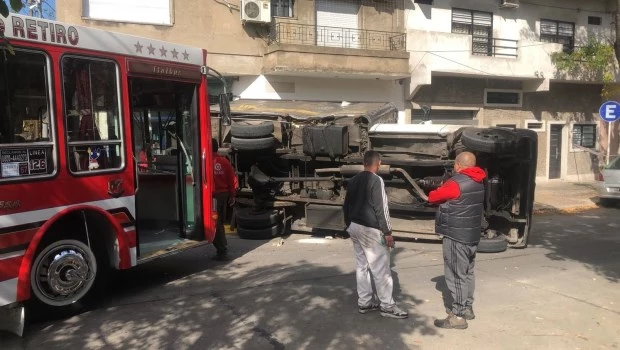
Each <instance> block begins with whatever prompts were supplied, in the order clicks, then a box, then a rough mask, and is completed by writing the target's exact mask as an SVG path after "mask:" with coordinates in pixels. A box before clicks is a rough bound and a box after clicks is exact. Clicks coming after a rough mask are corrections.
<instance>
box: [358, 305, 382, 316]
mask: <svg viewBox="0 0 620 350" xmlns="http://www.w3.org/2000/svg"><path fill="white" fill-rule="evenodd" d="M377 310H379V304H377V303H372V302H371V303H370V304H368V305H366V306H360V307H359V309H358V311H359V313H360V314H365V313H368V312H371V311H377Z"/></svg>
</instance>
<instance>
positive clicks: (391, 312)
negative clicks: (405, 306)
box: [381, 305, 409, 318]
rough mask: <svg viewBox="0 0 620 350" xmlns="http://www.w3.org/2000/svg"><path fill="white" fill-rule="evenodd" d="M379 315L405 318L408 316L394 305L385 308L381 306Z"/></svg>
mask: <svg viewBox="0 0 620 350" xmlns="http://www.w3.org/2000/svg"><path fill="white" fill-rule="evenodd" d="M381 316H383V317H390V318H407V317H409V314H408V313H407V312H406V311H403V310H401V309H400V308H399V307H398V306H396V305H394V306H392V307H390V308H387V309H384V308H381Z"/></svg>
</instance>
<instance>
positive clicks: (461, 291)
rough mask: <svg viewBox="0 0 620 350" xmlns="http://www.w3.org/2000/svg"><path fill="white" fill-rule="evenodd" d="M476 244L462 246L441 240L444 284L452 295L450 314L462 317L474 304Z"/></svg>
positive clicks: (462, 244) (446, 238) (449, 240)
mask: <svg viewBox="0 0 620 350" xmlns="http://www.w3.org/2000/svg"><path fill="white" fill-rule="evenodd" d="M477 249H478V245H477V244H464V243H460V242H457V241H455V240H452V239H450V238H448V237H445V236H444V238H443V261H444V275H445V278H446V284H447V285H448V289H449V290H450V294H451V295H452V310H451V311H452V313H454V314H455V315H457V316H462V315H463V311H464V310H465V308H471V307H472V304H473V303H474V289H475V287H476V283H475V279H474V266H475V263H476V250H477Z"/></svg>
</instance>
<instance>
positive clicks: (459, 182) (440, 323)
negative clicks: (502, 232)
mask: <svg viewBox="0 0 620 350" xmlns="http://www.w3.org/2000/svg"><path fill="white" fill-rule="evenodd" d="M454 172H455V175H454V176H452V177H451V178H450V179H449V180H448V181H446V182H445V183H444V184H443V185H442V186H441V187H439V188H438V189H436V190H435V191H431V193H429V195H428V201H429V203H431V204H439V208H438V210H437V217H436V219H435V232H437V234H439V235H441V236H443V243H442V245H443V260H444V277H445V279H446V285H447V286H448V289H449V290H450V294H452V300H453V301H452V307H451V309H450V310H449V311H448V317H447V318H445V319H437V320H435V322H434V323H435V326H437V327H440V328H450V329H465V328H467V321H468V320H473V319H474V318H475V315H474V309H473V302H474V287H475V281H474V266H475V260H476V250H477V248H478V242H480V236H481V231H482V227H481V226H482V215H483V212H484V198H485V196H484V191H485V189H484V179H485V178H486V173H485V171H484V170H483V169H481V168H479V167H477V166H476V156H475V155H474V154H473V153H471V152H462V153H460V154H459V155H458V156H457V157H456V159H455V161H454Z"/></svg>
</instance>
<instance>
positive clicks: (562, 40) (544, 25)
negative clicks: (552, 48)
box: [540, 19, 575, 53]
mask: <svg viewBox="0 0 620 350" xmlns="http://www.w3.org/2000/svg"><path fill="white" fill-rule="evenodd" d="M540 41H542V42H546V43H557V44H562V45H564V52H566V53H571V52H573V49H574V48H575V23H571V22H560V21H553V20H548V19H541V20H540Z"/></svg>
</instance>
